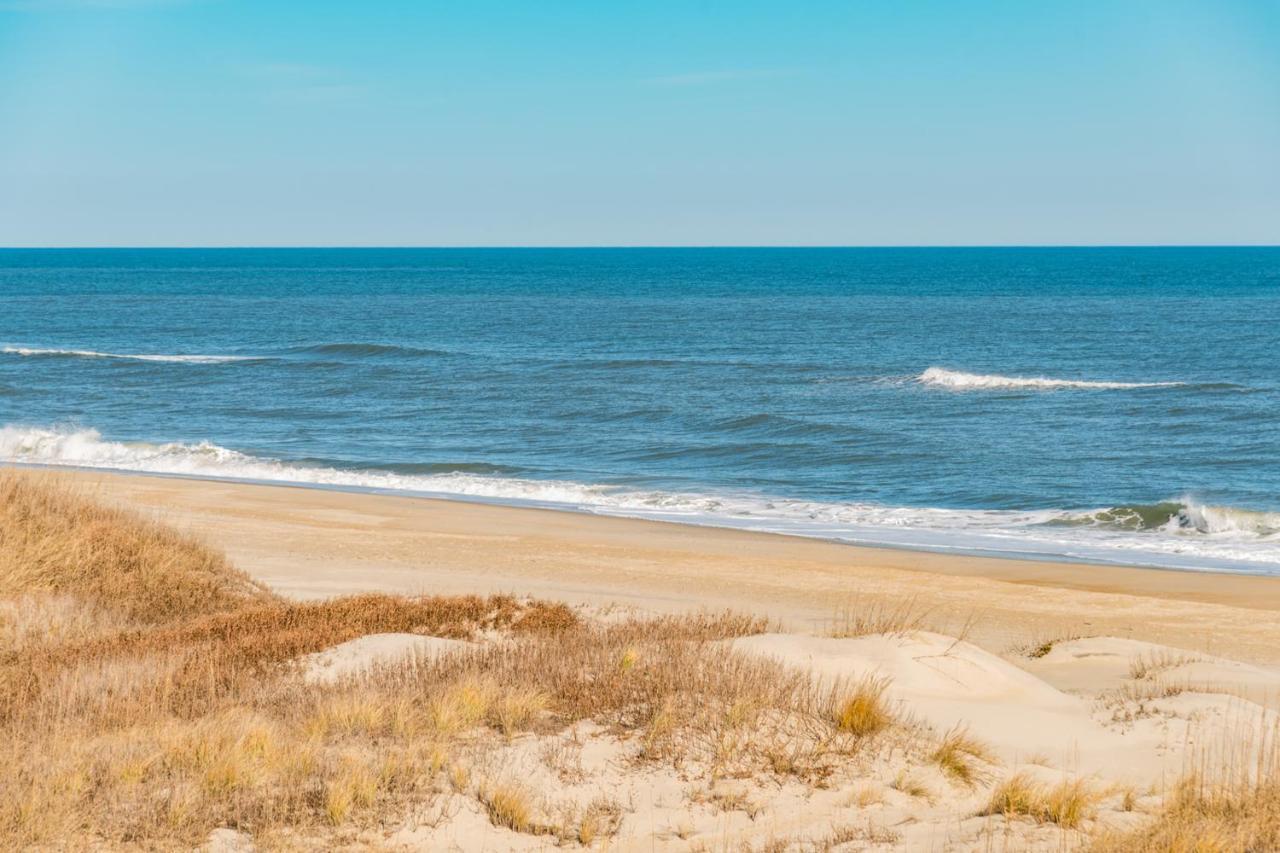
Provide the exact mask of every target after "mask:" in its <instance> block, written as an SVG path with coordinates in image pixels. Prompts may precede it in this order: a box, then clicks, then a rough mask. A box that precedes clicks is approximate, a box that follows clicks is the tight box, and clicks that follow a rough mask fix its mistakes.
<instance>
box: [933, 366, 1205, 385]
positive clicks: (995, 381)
mask: <svg viewBox="0 0 1280 853" xmlns="http://www.w3.org/2000/svg"><path fill="white" fill-rule="evenodd" d="M915 381H916V382H918V383H920V384H921V385H929V386H932V387H934V388H947V389H950V390H953V391H984V390H1000V389H1026V390H1032V391H1053V390H1057V389H1069V388H1076V389H1088V390H1095V391H1105V390H1115V389H1120V388H1167V387H1171V386H1176V385H1182V384H1184V383H1182V382H1090V381H1086V380H1083V379H1050V378H1048V377H1024V376H1001V375H1000V374H998V373H964V372H962V371H959V370H948V369H946V368H945V367H930V368H929V369H928V370H926V371H924V372H923V373H921V374H920V375H919V376H917V377H916V378H915Z"/></svg>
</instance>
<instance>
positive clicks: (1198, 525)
mask: <svg viewBox="0 0 1280 853" xmlns="http://www.w3.org/2000/svg"><path fill="white" fill-rule="evenodd" d="M1058 523H1061V524H1066V525H1079V526H1087V527H1102V528H1110V529H1114V530H1133V531H1150V530H1160V531H1165V532H1169V533H1205V534H1209V535H1218V534H1226V535H1243V536H1248V537H1257V538H1268V537H1277V538H1280V512H1266V511H1264V510H1254V509H1244V508H1242V507H1233V506H1214V505H1212V504H1204V503H1201V502H1199V501H1197V500H1195V499H1194V498H1191V497H1184V498H1182V499H1181V500H1178V501H1162V502H1160V503H1154V504H1135V505H1131V506H1118V507H1107V508H1105V509H1098V510H1092V511H1089V512H1077V513H1066V514H1064V516H1063V517H1062V519H1060V520H1059V521H1058Z"/></svg>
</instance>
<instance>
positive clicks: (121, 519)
mask: <svg viewBox="0 0 1280 853" xmlns="http://www.w3.org/2000/svg"><path fill="white" fill-rule="evenodd" d="M0 590H3V591H4V593H5V594H6V595H14V594H16V593H42V594H51V595H56V596H70V597H73V598H80V599H84V600H87V601H89V602H92V604H93V605H94V607H95V608H96V609H98V610H101V611H105V612H107V613H110V614H111V615H112V616H114V617H116V618H117V619H119V620H121V621H123V622H126V623H129V624H134V625H163V624H168V623H172V622H175V621H178V620H181V619H185V618H189V617H193V616H199V615H204V614H209V613H227V612H231V611H234V610H237V609H239V608H240V607H242V606H244V605H245V604H246V603H249V602H259V603H262V602H267V601H272V600H274V596H272V595H271V594H270V593H269V592H267V591H266V590H265V589H264V588H263V587H262V586H261V585H259V584H256V583H254V582H253V581H251V580H250V579H249V577H248V575H245V574H244V573H243V572H240V571H237V570H236V569H234V568H233V567H232V566H231V564H230V563H229V562H227V559H226V557H224V556H223V555H222V554H220V553H218V552H216V551H213V550H210V549H209V548H206V547H205V546H204V545H202V544H201V543H200V542H198V541H196V540H195V539H193V538H191V537H189V536H185V535H183V534H181V533H178V532H177V531H175V530H173V529H172V528H169V527H165V526H164V525H161V524H158V523H156V522H153V521H148V520H146V519H143V518H141V517H140V516H137V515H135V514H133V513H129V512H125V511H124V510H119V509H113V508H110V507H106V506H102V505H101V504H98V503H96V502H94V501H92V500H89V499H87V498H86V497H84V496H83V495H81V494H80V493H78V492H77V491H75V490H74V489H72V488H70V487H69V486H67V485H65V484H64V483H63V481H61V480H60V479H58V478H57V477H56V476H52V475H36V474H26V473H18V472H13V471H4V472H0Z"/></svg>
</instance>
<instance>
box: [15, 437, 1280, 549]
mask: <svg viewBox="0 0 1280 853" xmlns="http://www.w3.org/2000/svg"><path fill="white" fill-rule="evenodd" d="M0 461H7V462H16V463H23V464H35V465H69V466H78V467H85V468H106V469H116V470H125V471H138V472H146V473H158V474H179V475H187V476H195V477H216V478H227V479H243V480H259V481H268V482H287V483H300V484H313V485H317V486H328V487H342V488H357V489H379V490H391V491H398V492H413V493H418V494H428V495H436V496H442V497H449V496H454V497H470V498H482V499H489V500H494V501H498V502H505V503H534V504H538V505H543V506H555V507H560V508H567V509H576V510H583V511H588V512H595V513H600V514H609V515H622V516H631V517H640V518H652V519H660V520H666V521H679V522H684V523H691V524H703V525H711V526H724V527H737V528H744V529H750V530H761V531H769V532H775V533H788V534H794V535H801V536H810V537H819V538H826V539H838V540H844V541H850V542H860V543H867V544H882V545H896V546H903V547H923V548H931V549H937V550H951V551H962V552H964V551H967V552H989V553H1007V554H1018V555H1039V556H1048V557H1072V558H1078V559H1083V560H1095V561H1112V562H1122V563H1138V564H1144V565H1160V566H1170V567H1179V568H1192V569H1194V568H1202V569H1203V568H1214V569H1222V570H1234V571H1249V572H1256V573H1267V574H1272V573H1280V513H1274V512H1257V511H1253V510H1247V509H1241V508H1235V507H1220V506H1209V505H1204V504H1201V503H1197V502H1194V501H1191V500H1189V499H1186V498H1184V499H1182V500H1180V501H1171V502H1168V503H1167V504H1154V505H1151V506H1149V507H1133V508H1130V507H1119V508H1107V509H1099V510H1093V511H1089V512H1080V511H1069V510H1060V509H1044V510H1034V511H1025V512H1018V511H1009V510H973V509H941V508H930V507H894V506H884V505H880V504H871V503H825V502H815V501H799V500H784V499H770V498H767V497H763V496H759V495H710V494H689V493H676V492H664V491H643V490H637V489H626V488H619V487H611V486H606V485H589V484H583V483H575V482H570V481H563V480H561V481H555V480H529V479H518V478H512V477H494V476H482V475H476V474H467V473H453V474H431V475H412V474H397V473H394V472H390V471H377V470H363V471H358V470H341V469H336V468H328V467H318V466H304V465H298V464H293V463H288V462H282V461H277V460H272V459H264V458H261V457H256V456H252V455H249V454H246V453H241V452H239V451H236V450H230V449H228V448H225V447H220V446H218V445H216V444H211V443H209V442H199V443H195V444H183V443H177V442H171V443H165V444H154V443H147V442H120V441H109V440H105V439H103V438H102V436H101V435H99V434H98V432H97V431H95V430H92V429H79V430H77V429H48V428H40V427H24V426H13V425H10V426H5V427H2V428H0ZM1133 519H1137V520H1136V521H1135V522H1133V523H1130V521H1131V520H1133Z"/></svg>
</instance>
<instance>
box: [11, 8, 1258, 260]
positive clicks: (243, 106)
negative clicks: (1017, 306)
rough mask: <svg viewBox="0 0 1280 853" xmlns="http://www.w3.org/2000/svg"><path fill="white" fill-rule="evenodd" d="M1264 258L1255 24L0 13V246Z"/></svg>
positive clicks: (1231, 16) (735, 13)
mask: <svg viewBox="0 0 1280 853" xmlns="http://www.w3.org/2000/svg"><path fill="white" fill-rule="evenodd" d="M975 243H977V244H1027V243H1030V244H1082V243H1083V244H1115V243H1122V244H1124V243H1268V244H1273V243H1280V2H1276V0H1259V2H1233V0H1205V1H1204V2H1178V0H1153V2H1125V0H1103V1H1102V2H1091V1H1090V0H1073V2H1066V0H1063V2H1056V3H1054V2H1038V0H1019V2H1008V3H998V2H983V1H982V0H969V2H959V0H948V2H936V3H930V2H889V0H885V2H852V0H850V2H799V0H795V2H777V3H763V2H750V0H733V1H732V2H723V3H720V2H709V0H674V2H663V0H645V2H602V0H592V1H591V2H569V0H563V1H562V0H528V2H514V0H511V1H510V2H487V0H459V1H458V2H426V0H422V2H408V1H407V0H406V2H374V0H370V2H323V0H310V2H303V0H293V2H271V0H256V2H250V0H245V1H244V2H236V1H235V0H224V1H223V2H219V0H193V1H192V2H182V0H151V2H148V0H0V245H8V246H20V245H45V246H52V245H142V246H158V245H636V244H640V245H658V244H661V245H687V244H694V245H707V244H777V245H783V244H786V245H794V244H828V245H829V244H837V245H879V244H893V245H904V244H905V245H920V244H924V245H940V244H975Z"/></svg>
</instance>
